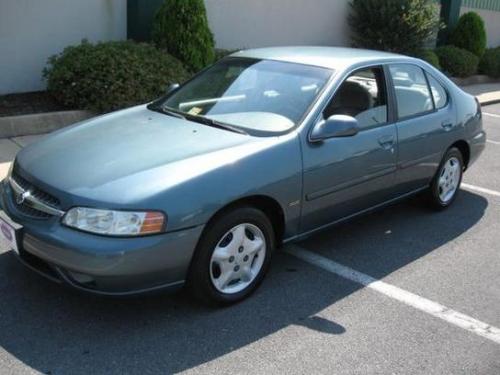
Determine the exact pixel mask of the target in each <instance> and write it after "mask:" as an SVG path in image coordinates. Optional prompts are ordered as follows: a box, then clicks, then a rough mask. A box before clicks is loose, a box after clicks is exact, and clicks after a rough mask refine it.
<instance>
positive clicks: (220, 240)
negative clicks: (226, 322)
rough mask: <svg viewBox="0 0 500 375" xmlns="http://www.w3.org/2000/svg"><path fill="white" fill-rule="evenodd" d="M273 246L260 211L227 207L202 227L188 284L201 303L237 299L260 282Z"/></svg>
mask: <svg viewBox="0 0 500 375" xmlns="http://www.w3.org/2000/svg"><path fill="white" fill-rule="evenodd" d="M274 247H275V236H274V231H273V227H272V224H271V222H270V221H269V219H268V218H267V216H266V215H265V214H264V213H263V212H261V211H259V210H257V209H255V208H252V207H241V208H237V209H234V210H231V211H229V212H227V213H225V214H223V215H222V216H220V217H219V218H217V219H216V220H215V221H214V222H213V223H211V224H209V226H208V227H207V228H206V230H205V232H204V234H203V236H202V238H201V239H200V242H199V244H198V246H197V249H196V252H195V255H194V258H193V261H192V264H191V267H190V272H189V275H188V286H189V288H190V290H191V292H192V293H193V294H194V296H195V297H196V298H197V299H198V300H201V301H202V302H205V303H209V304H214V303H215V304H231V303H235V302H238V301H240V300H242V299H244V298H246V297H248V296H249V295H250V294H251V293H252V292H253V291H254V290H255V289H257V287H258V286H259V284H260V283H261V282H262V280H263V278H264V276H265V274H266V272H267V269H268V267H269V262H270V259H271V255H272V253H273V250H274Z"/></svg>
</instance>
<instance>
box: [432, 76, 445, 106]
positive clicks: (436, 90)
mask: <svg viewBox="0 0 500 375" xmlns="http://www.w3.org/2000/svg"><path fill="white" fill-rule="evenodd" d="M427 79H428V80H429V85H430V86H431V91H432V97H433V98H434V105H435V106H436V108H437V109H440V108H443V107H445V106H446V104H447V103H448V95H447V94H446V90H445V89H444V87H443V86H442V85H441V84H440V83H439V82H438V81H437V80H436V79H435V78H434V77H433V76H431V75H430V74H427Z"/></svg>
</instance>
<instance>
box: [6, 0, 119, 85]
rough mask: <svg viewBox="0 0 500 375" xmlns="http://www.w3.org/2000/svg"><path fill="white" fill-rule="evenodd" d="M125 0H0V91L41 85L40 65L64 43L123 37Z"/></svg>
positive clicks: (65, 45)
mask: <svg viewBox="0 0 500 375" xmlns="http://www.w3.org/2000/svg"><path fill="white" fill-rule="evenodd" d="M126 12H127V4H126V0H78V1H71V2H70V1H68V0H43V1H41V0H0V94H6V93H12V92H26V91H34V90H41V89H43V88H44V87H45V84H44V82H43V81H42V79H41V72H42V69H43V68H44V67H45V65H46V62H47V59H48V58H49V56H51V55H53V54H56V53H59V52H61V51H62V50H63V48H64V47H67V46H68V45H71V44H78V43H79V42H80V41H81V40H82V39H84V38H87V39H88V40H89V41H99V40H111V39H125V38H126V34H127V15H126Z"/></svg>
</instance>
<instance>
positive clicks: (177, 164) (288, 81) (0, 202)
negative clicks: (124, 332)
mask: <svg viewBox="0 0 500 375" xmlns="http://www.w3.org/2000/svg"><path fill="white" fill-rule="evenodd" d="M485 140H486V135H485V132H484V131H483V128H482V118H481V108H480V105H479V104H478V102H477V101H476V100H475V98H474V97H472V96H470V95H468V94H466V93H465V92H463V91H462V90H461V89H460V88H458V87H457V86H456V85H455V84H453V83H452V82H451V81H450V80H449V79H448V78H447V77H446V76H445V75H443V74H442V73H441V72H439V71H438V70H436V69H434V68H433V67H432V66H430V65H429V64H427V63H425V62H423V61H421V60H418V59H414V58H410V57H406V56H401V55H396V54H389V53H383V52H376V51H368V50H359V49H349V48H327V47H282V48H264V49H254V50H247V51H240V52H237V53H234V54H232V55H231V56H229V57H226V58H224V59H223V60H221V61H219V62H218V63H216V64H215V65H213V66H211V67H209V68H207V69H205V70H204V71H202V72H201V73H199V74H198V75H196V76H195V77H194V78H193V79H191V80H190V81H188V82H186V83H184V84H183V85H181V86H173V87H172V88H171V89H170V90H169V92H168V94H167V95H165V96H164V97H162V98H160V99H158V100H156V101H154V102H152V103H149V104H148V105H139V106H136V107H133V108H129V109H125V110H121V111H117V112H114V113H110V114H106V115H104V116H100V117H96V118H93V119H91V120H88V121H84V122H81V123H79V124H76V125H73V126H71V127H69V128H66V129H63V130H60V131H57V132H55V133H53V134H51V135H50V136H48V137H46V138H44V139H43V140H41V141H39V142H37V143H35V144H32V145H30V146H28V147H26V148H25V149H23V150H22V151H21V152H20V153H19V154H18V156H17V158H16V160H15V162H14V163H13V165H12V168H11V171H10V172H9V175H8V176H7V178H6V179H5V180H4V181H3V182H2V183H1V184H0V238H2V241H3V242H7V243H8V245H9V246H10V247H11V248H12V249H14V250H15V251H14V253H15V254H17V255H18V257H19V259H20V260H21V261H22V262H23V263H25V264H26V265H27V266H28V267H30V268H32V269H33V270H35V271H37V272H39V273H41V274H42V275H45V276H46V277H48V278H50V279H52V280H54V281H57V282H60V283H64V284H66V285H69V286H71V287H74V288H76V289H79V290H83V291H88V292H92V293H97V294H103V295H130V294H136V293H143V292H150V291H155V290H160V289H166V288H174V287H179V286H182V285H184V284H186V285H187V286H188V287H189V289H190V290H191V291H192V292H193V293H194V295H195V296H196V297H198V298H199V299H201V300H203V301H206V302H211V303H219V304H228V303H234V302H236V301H239V300H242V299H243V298H245V297H247V296H248V295H249V294H250V293H252V292H253V291H254V290H255V289H256V288H257V287H258V285H259V284H260V283H261V282H262V280H263V278H264V275H265V274H266V272H267V270H268V268H269V265H270V262H271V257H272V254H273V252H274V251H275V249H276V248H278V247H279V246H281V245H282V244H283V243H286V242H289V241H294V240H298V239H301V238H303V237H305V236H307V235H310V234H312V233H314V232H316V231H318V230H322V229H326V228H330V226H332V225H333V224H337V223H339V222H342V221H345V220H347V219H351V218H353V217H355V216H357V215H360V214H364V213H367V212H369V211H372V210H374V209H377V208H379V207H382V206H384V205H387V204H390V203H392V202H395V201H397V200H399V199H401V198H405V197H408V196H410V195H413V194H416V193H418V192H423V191H425V192H426V195H427V198H428V200H429V202H430V203H431V204H432V205H433V206H434V207H437V208H438V209H443V208H446V207H448V206H449V205H450V204H452V203H453V201H454V199H455V198H456V196H457V193H458V191H459V187H460V182H461V179H462V174H463V172H464V171H465V170H466V169H467V168H468V167H469V166H470V165H471V164H472V163H473V162H474V161H475V160H476V159H477V158H478V156H479V154H480V153H481V151H482V150H483V149H484V147H485Z"/></svg>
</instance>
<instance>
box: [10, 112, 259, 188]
mask: <svg viewBox="0 0 500 375" xmlns="http://www.w3.org/2000/svg"><path fill="white" fill-rule="evenodd" d="M261 139H262V138H261ZM258 140H259V138H257V137H251V136H248V135H245V134H239V133H235V132H231V131H227V130H225V129H219V128H214V127H210V126H207V125H203V124H198V123H194V122H190V121H186V120H183V119H179V118H175V117H171V116H168V115H164V114H160V113H157V112H153V111H150V110H148V109H147V108H146V107H145V106H138V107H133V108H130V109H126V110H122V111H118V112H114V113H111V114H108V115H104V116H100V117H97V118H94V119H91V120H88V121H85V122H82V123H80V124H76V125H73V126H71V127H69V128H66V129H63V130H60V131H57V132H55V133H53V134H51V135H50V136H48V137H46V138H44V139H42V140H41V141H39V142H37V143H34V144H32V145H30V146H28V147H26V148H24V149H23V150H22V151H21V152H20V153H19V154H18V156H17V158H16V163H17V165H18V167H19V168H20V169H21V170H22V171H23V172H25V173H26V174H27V175H28V176H29V177H31V178H33V179H34V180H36V181H38V182H41V183H42V184H43V185H46V186H50V187H53V188H54V189H57V190H61V191H65V192H68V193H71V192H73V193H77V192H82V191H90V190H95V189H96V188H98V187H100V186H103V185H106V184H110V183H112V182H113V181H119V180H123V179H124V178H125V177H127V176H131V175H136V174H140V173H141V174H142V173H144V172H145V171H148V170H154V169H158V168H160V167H164V166H166V165H171V164H175V163H177V162H179V161H183V164H182V165H183V166H184V167H187V165H186V163H185V161H186V160H199V157H200V156H203V155H206V154H213V153H216V152H220V151H222V150H227V149H231V148H234V147H237V146H241V145H244V144H248V143H253V142H257V141H258ZM124 188H126V186H124Z"/></svg>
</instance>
